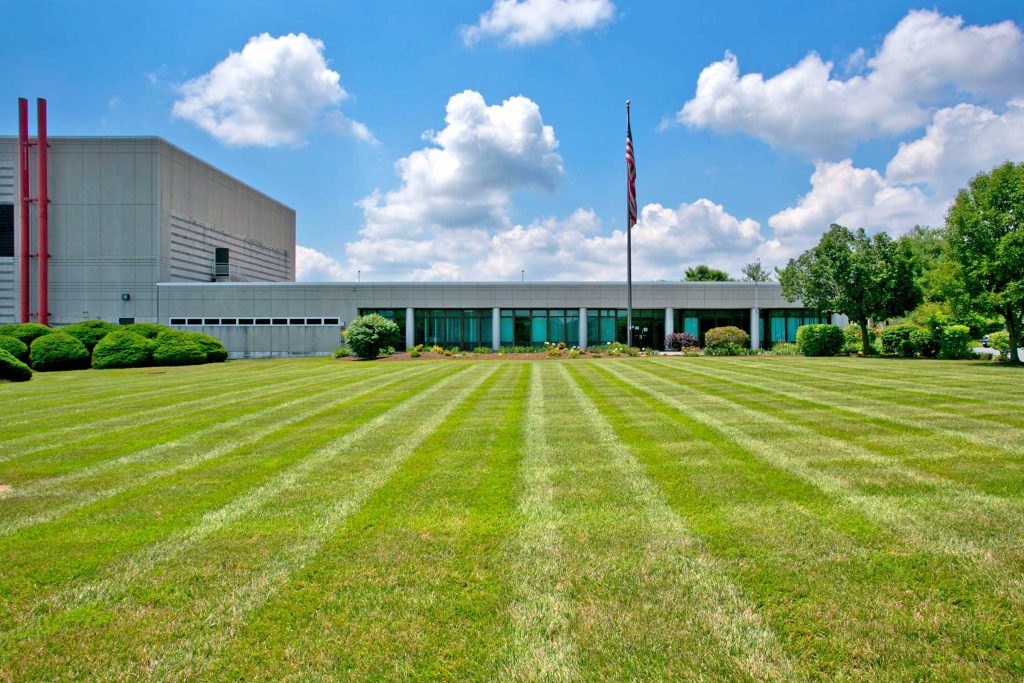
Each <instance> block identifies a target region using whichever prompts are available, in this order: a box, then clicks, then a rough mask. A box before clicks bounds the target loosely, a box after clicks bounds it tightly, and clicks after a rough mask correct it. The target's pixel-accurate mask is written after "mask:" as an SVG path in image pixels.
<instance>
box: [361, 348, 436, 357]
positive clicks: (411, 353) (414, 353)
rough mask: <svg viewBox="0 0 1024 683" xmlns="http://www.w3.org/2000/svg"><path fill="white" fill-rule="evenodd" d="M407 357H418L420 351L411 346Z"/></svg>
mask: <svg viewBox="0 0 1024 683" xmlns="http://www.w3.org/2000/svg"><path fill="white" fill-rule="evenodd" d="M347 350H348V349H346V351H347ZM409 357H410V358H419V357H420V351H419V349H416V348H413V350H412V351H410V352H409Z"/></svg>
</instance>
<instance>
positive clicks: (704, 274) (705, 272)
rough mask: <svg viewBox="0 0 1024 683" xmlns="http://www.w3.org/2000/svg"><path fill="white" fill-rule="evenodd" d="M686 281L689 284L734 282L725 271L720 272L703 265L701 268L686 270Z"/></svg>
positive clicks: (695, 267)
mask: <svg viewBox="0 0 1024 683" xmlns="http://www.w3.org/2000/svg"><path fill="white" fill-rule="evenodd" d="M686 281H687V282H732V278H731V277H729V273H727V272H725V271H724V270H718V269H717V268H712V267H711V266H706V265H704V264H703V263H702V264H700V265H699V266H694V267H692V268H687V269H686Z"/></svg>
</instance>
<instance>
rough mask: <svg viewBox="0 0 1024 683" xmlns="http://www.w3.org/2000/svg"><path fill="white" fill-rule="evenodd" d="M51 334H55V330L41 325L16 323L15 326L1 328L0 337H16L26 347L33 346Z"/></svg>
mask: <svg viewBox="0 0 1024 683" xmlns="http://www.w3.org/2000/svg"><path fill="white" fill-rule="evenodd" d="M51 332H53V328H51V327H47V326H46V325H40V324H39V323H20V324H19V323H15V324H14V325H4V326H2V327H0V335H3V336H5V337H14V338H15V339H18V340H20V341H21V343H22V344H24V345H25V346H32V342H34V341H35V340H36V339H38V338H39V337H42V336H43V335H44V334H50V333H51Z"/></svg>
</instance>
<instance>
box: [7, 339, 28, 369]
mask: <svg viewBox="0 0 1024 683" xmlns="http://www.w3.org/2000/svg"><path fill="white" fill-rule="evenodd" d="M0 349H3V350H4V351H6V352H7V353H9V354H11V355H12V356H14V357H15V358H17V359H18V360H20V361H21V362H22V363H24V362H26V361H27V360H28V344H26V343H25V342H23V341H21V340H20V339H18V338H17V337H8V336H6V335H0Z"/></svg>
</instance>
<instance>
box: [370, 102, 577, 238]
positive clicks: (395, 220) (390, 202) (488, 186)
mask: <svg viewBox="0 0 1024 683" xmlns="http://www.w3.org/2000/svg"><path fill="white" fill-rule="evenodd" d="M445 124H446V125H445V127H444V129H442V130H441V131H440V132H434V131H428V132H427V133H425V134H424V139H425V140H427V141H428V142H430V143H432V146H430V147H426V148H424V149H420V150H417V151H415V152H413V153H412V154H410V155H409V156H407V157H404V158H403V159H400V160H399V161H398V163H397V164H396V170H397V172H398V175H399V177H400V178H401V180H402V184H401V187H399V188H398V189H397V190H393V191H391V192H387V193H380V192H375V193H373V194H371V195H370V196H368V197H366V198H365V199H363V200H362V202H361V205H362V208H363V211H364V214H365V217H366V226H365V228H364V231H363V233H364V236H365V237H367V238H373V239H385V238H388V237H392V236H395V235H406V236H407V235H410V234H416V235H422V234H425V233H427V232H429V231H430V230H431V229H433V228H436V227H453V228H470V227H474V226H486V227H489V228H496V227H503V226H506V225H508V223H509V218H508V210H509V200H510V198H511V196H512V194H513V193H515V192H517V191H519V190H523V189H527V188H532V189H535V190H539V191H543V192H550V191H551V190H553V189H554V188H555V186H556V185H557V183H558V181H559V180H560V179H561V177H562V157H561V156H559V155H558V153H557V152H556V149H557V148H558V140H557V139H556V138H555V131H554V129H553V128H552V127H551V126H548V125H545V123H544V121H543V119H542V118H541V114H540V107H538V106H537V104H536V103H535V102H533V101H532V100H530V99H529V98H526V97H521V96H519V97H511V98H509V99H507V100H505V101H504V102H503V103H501V104H494V105H488V104H487V103H486V102H485V101H484V98H483V96H482V95H481V94H480V93H478V92H474V91H472V90H467V91H465V92H462V93H459V94H457V95H453V96H452V97H451V98H450V99H449V100H448V106H447V110H446V114H445Z"/></svg>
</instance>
